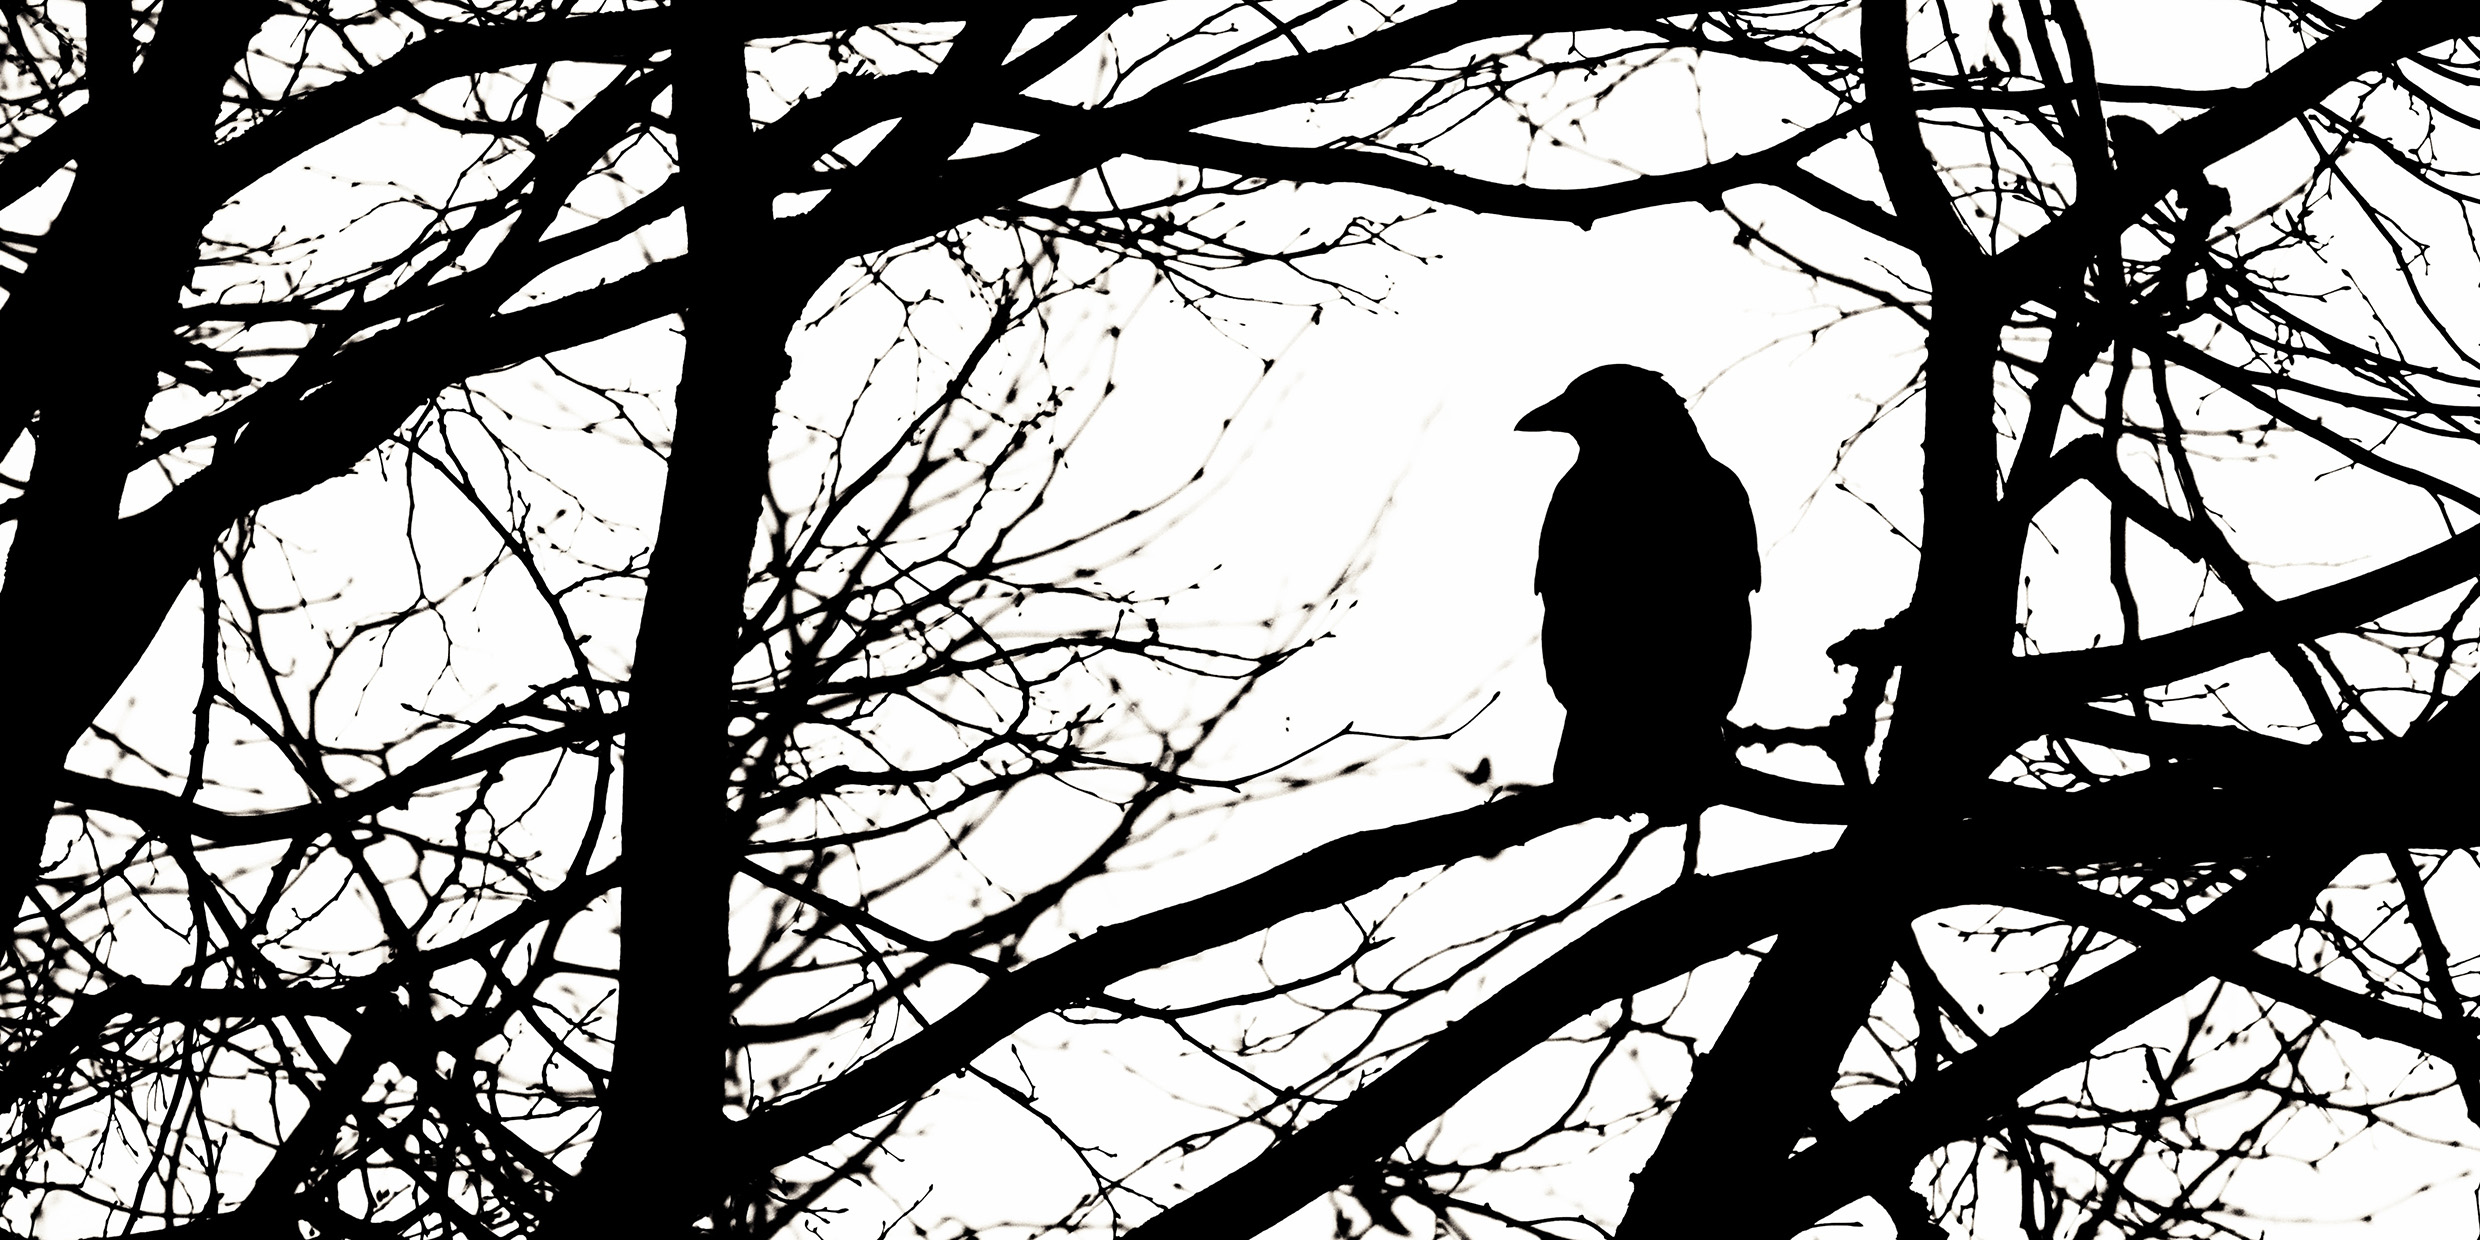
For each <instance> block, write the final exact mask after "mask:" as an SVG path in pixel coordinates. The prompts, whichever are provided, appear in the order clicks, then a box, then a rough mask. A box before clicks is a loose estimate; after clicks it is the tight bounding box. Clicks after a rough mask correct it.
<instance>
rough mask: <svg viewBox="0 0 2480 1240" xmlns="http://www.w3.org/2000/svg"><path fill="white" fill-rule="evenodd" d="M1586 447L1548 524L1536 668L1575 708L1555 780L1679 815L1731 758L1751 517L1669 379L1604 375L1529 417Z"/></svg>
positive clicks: (1744, 654)
mask: <svg viewBox="0 0 2480 1240" xmlns="http://www.w3.org/2000/svg"><path fill="white" fill-rule="evenodd" d="M1516 429H1517V430H1520V431H1565V432H1566V433H1568V434H1570V435H1573V436H1575V437H1576V443H1577V446H1578V447H1579V449H1581V451H1580V453H1579V455H1578V457H1577V460H1576V465H1575V468H1573V469H1570V470H1568V471H1567V477H1565V478H1564V479H1562V480H1560V482H1559V486H1558V490H1557V491H1556V492H1555V493H1553V494H1552V495H1551V497H1550V509H1549V511H1548V512H1547V513H1546V514H1545V515H1544V516H1543V518H1542V523H1541V560H1540V566H1539V568H1538V569H1537V570H1536V571H1535V573H1534V575H1533V591H1534V593H1536V594H1539V595H1540V596H1541V607H1542V621H1541V658H1542V664H1543V667H1544V669H1545V670H1546V671H1547V672H1548V673H1549V680H1550V691H1551V692H1552V693H1555V694H1557V695H1558V699H1559V703H1560V704H1561V705H1563V706H1565V707H1566V708H1567V727H1566V731H1565V732H1564V733H1562V734H1561V736H1560V737H1559V754H1558V761H1557V765H1556V768H1555V770H1554V772H1553V778H1554V779H1556V780H1557V781H1558V783H1559V784H1560V785H1562V786H1564V787H1569V788H1573V789H1576V790H1578V791H1581V792H1584V793H1586V794H1588V795H1592V796H1595V797H1602V798H1606V797H1610V796H1614V795H1627V796H1629V797H1630V798H1631V800H1632V801H1633V802H1635V803H1636V804H1637V805H1639V806H1645V807H1650V806H1653V805H1657V804H1669V798H1668V797H1667V796H1666V795H1665V793H1667V792H1671V791H1675V787H1674V785H1675V784H1676V783H1677V782H1678V781H1679V780H1680V778H1681V777H1682V776H1683V775H1686V776H1690V777H1693V776H1694V775H1695V774H1696V773H1698V772H1699V770H1700V768H1702V769H1705V770H1710V769H1711V768H1712V767H1713V766H1715V765H1718V764H1720V763H1721V762H1723V761H1725V760H1727V756H1728V755H1727V752H1726V751H1725V749H1724V747H1723V734H1722V725H1723V717H1724V716H1725V715H1727V714H1729V713H1730V710H1731V706H1732V704H1733V703H1734V702H1736V701H1737V700H1738V698H1739V685H1740V678H1741V676H1742V675H1744V674H1745V673H1746V672H1747V670H1748V637H1749V633H1748V595H1749V593H1750V592H1751V591H1753V590H1755V589H1756V588H1757V584H1758V567H1757V527H1756V518H1755V517H1754V516H1753V515H1752V514H1751V513H1750V511H1749V507H1748V491H1747V489H1746V488H1744V487H1742V486H1741V485H1740V481H1739V476H1738V475H1737V474H1734V473H1732V472H1731V470H1730V468H1729V467H1728V466H1726V465H1724V464H1723V463H1722V462H1720V461H1717V460H1715V459H1714V458H1713V456H1712V454H1711V453H1708V452H1707V451H1706V450H1705V441H1704V440H1703V439H1700V438H1698V436H1697V433H1696V423H1694V422H1692V421H1690V420H1689V418H1688V406H1687V403H1686V402H1685V401H1682V400H1681V399H1680V398H1679V393H1677V392H1675V391H1673V390H1671V385H1670V384H1668V383H1665V382H1663V380H1662V376H1660V375H1658V374H1655V373H1654V372H1652V371H1650V370H1646V369H1643V368H1642V367H1637V366H1600V367H1596V368H1594V369H1592V370H1588V371H1586V372H1585V373H1584V374H1582V375H1580V376H1578V377H1577V379H1576V381H1575V382H1574V383H1571V384H1568V385H1567V390H1566V391H1565V392H1563V393H1560V395H1559V397H1558V399H1556V400H1553V401H1551V402H1550V403H1549V404H1546V405H1543V406H1542V407H1541V408H1539V409H1535V410H1534V411H1532V412H1531V413H1528V414H1526V415H1524V420H1523V421H1520V422H1518V423H1516Z"/></svg>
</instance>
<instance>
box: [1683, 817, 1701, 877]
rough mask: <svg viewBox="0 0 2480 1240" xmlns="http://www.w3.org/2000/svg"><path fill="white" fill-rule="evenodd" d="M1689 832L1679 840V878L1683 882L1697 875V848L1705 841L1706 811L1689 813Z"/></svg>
mask: <svg viewBox="0 0 2480 1240" xmlns="http://www.w3.org/2000/svg"><path fill="white" fill-rule="evenodd" d="M1687 828H1688V832H1687V834H1686V835H1685V836H1683V837H1681V839H1680V841H1679V878H1680V881H1681V882H1686V881H1687V880H1689V879H1691V878H1694V877H1696V850H1697V848H1698V846H1699V845H1701V844H1703V843H1704V842H1705V811H1703V810H1701V809H1700V810H1698V811H1696V812H1695V813H1693V814H1690V815H1688V821H1687Z"/></svg>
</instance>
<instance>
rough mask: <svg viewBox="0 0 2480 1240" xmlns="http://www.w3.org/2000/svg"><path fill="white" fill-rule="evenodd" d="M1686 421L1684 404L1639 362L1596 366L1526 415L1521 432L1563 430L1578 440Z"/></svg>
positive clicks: (1645, 430)
mask: <svg viewBox="0 0 2480 1240" xmlns="http://www.w3.org/2000/svg"><path fill="white" fill-rule="evenodd" d="M1687 420H1688V404H1687V402H1686V401H1683V400H1681V399H1680V398H1679V393H1678V392H1676V391H1673V390H1672V388H1671V385H1670V384H1668V383H1666V382H1663V380H1662V376H1660V375H1658V374H1655V373H1654V372H1652V371H1650V370H1647V369H1645V368H1644V367H1642V366H1628V365H1624V364H1622V365H1615V366H1596V367H1594V368H1593V369H1591V370H1588V371H1586V372H1584V373H1583V374H1581V375H1578V376H1576V381H1575V382H1573V383H1570V384H1568V385H1567V390H1566V391H1564V392H1561V393H1559V394H1558V397H1557V399H1555V400H1552V401H1551V402H1550V403H1549V404H1546V405H1543V406H1542V407H1541V408H1539V409H1536V410H1534V411H1532V412H1531V413H1528V414H1525V415H1524V419H1523V420H1522V421H1520V422H1518V423H1516V429H1517V430H1520V431H1565V432H1567V433H1568V434H1570V435H1574V436H1575V437H1576V438H1577V439H1579V440H1587V439H1614V438H1620V437H1627V438H1634V437H1637V436H1643V435H1652V434H1660V433H1662V432H1663V431H1666V430H1669V429H1672V428H1675V427H1677V426H1679V425H1681V424H1683V423H1686V422H1687Z"/></svg>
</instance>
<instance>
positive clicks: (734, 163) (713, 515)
mask: <svg viewBox="0 0 2480 1240" xmlns="http://www.w3.org/2000/svg"><path fill="white" fill-rule="evenodd" d="M674 12H675V13H676V14H677V15H678V21H679V29H680V34H679V39H678V42H677V44H676V50H675V52H674V56H673V60H672V64H673V82H672V97H673V100H674V104H673V116H674V119H675V121H676V128H677V132H678V134H679V139H680V165H681V171H680V173H679V175H680V176H681V177H682V178H683V179H684V183H685V184H686V185H687V186H688V189H689V192H688V198H687V211H688V235H689V249H690V255H691V258H692V261H693V262H694V264H695V268H694V270H695V275H694V276H693V277H692V280H693V283H692V287H691V291H690V295H689V309H688V312H687V314H686V315H685V318H686V322H687V352H686V356H685V358H684V360H683V363H682V371H681V380H680V386H679V389H678V395H677V401H676V406H677V407H676V411H675V417H676V419H677V423H676V427H675V430H674V432H673V437H672V449H671V456H670V461H669V470H668V472H667V474H666V476H665V482H664V492H663V508H662V525H661V528H660V532H659V534H658V535H657V537H656V540H655V545H654V550H653V555H652V557H651V559H650V561H649V563H648V570H647V586H646V606H645V614H644V620H643V623H642V627H641V628H640V630H639V633H638V639H637V652H636V658H635V661H634V665H633V668H632V671H631V675H630V690H629V706H628V711H629V721H628V741H627V763H628V765H627V774H626V777H625V779H624V782H623V787H622V794H621V827H620V830H621V842H622V847H623V850H624V854H625V856H626V858H627V862H628V867H629V868H628V874H629V878H628V880H627V882H626V885H625V886H624V888H623V890H622V895H621V917H622V932H621V943H620V1003H619V1012H618V1034H617V1041H616V1044H615V1046H614V1048H613V1066H612V1092H611V1096H610V1098H609V1099H608V1100H607V1102H606V1105H605V1109H604V1113H603V1126H602V1129H601V1131H600V1132H599V1133H598V1134H597V1137H596V1141H595V1146H594V1150H593V1153H592V1155H591V1156H590V1158H589V1160H588V1165H587V1167H586V1172H585V1175H584V1178H583V1180H582V1182H581V1183H580V1185H579V1186H578V1189H577V1191H576V1192H575V1193H573V1194H572V1199H573V1204H571V1205H570V1206H568V1207H567V1209H568V1210H569V1212H568V1213H566V1214H565V1215H564V1217H563V1219H562V1220H561V1223H562V1224H563V1226H562V1227H561V1228H559V1230H562V1231H567V1232H573V1233H574V1234H581V1235H583V1234H604V1235H619V1234H628V1233H630V1232H632V1231H640V1230H642V1229H647V1228H670V1227H676V1226H678V1225H681V1224H685V1223H687V1222H689V1221H690V1220H692V1219H694V1218H696V1217H698V1216H699V1215H701V1214H703V1213H705V1212H706V1211H707V1210H709V1209H711V1208H712V1204H713V1195H714V1191H715V1185H714V1182H713V1181H714V1173H713V1167H712V1165H711V1158H712V1154H713V1151H714V1150H715V1149H716V1147H717V1144H718V1141H719V1139H720V1137H721V1135H722V1127H723V1116H722V1105H723V1098H724V1083H725V1071H726V1061H725V1050H724V1032H725V1029H726V1020H727V1010H726V1007H725V991H724V979H725V975H726V970H727V967H728V946H729V944H728V938H727V916H728V907H727V900H728V897H729V894H730V887H731V875H732V867H733V859H734V857H735V856H736V855H737V851H738V846H739V843H740V840H739V837H738V835H737V833H736V832H734V831H733V829H732V827H731V820H730V818H729V816H728V813H727V805H726V801H725V793H726V784H727V781H728V777H729V774H730V771H729V768H728V765H727V763H728V750H727V748H726V746H725V739H726V727H727V725H728V720H729V714H728V707H729V701H728V695H729V692H730V689H731V681H732V667H733V664H734V662H735V661H736V659H737V654H738V649H739V642H740V633H741V626H742V623H743V618H744V617H743V611H742V594H743V588H744V586H745V585H746V583H747V578H748V566H749V557H750V553H751V547H752V543H753V541H754V539H755V537H756V532H757V520H758V515H759V501H760V499H761V498H762V496H763V494H764V488H765V486H766V477H767V442H768V439H769V436H770V434H771V432H772V429H773V422H774V413H775V391H776V389H777V388H778V387H779V386H780V385H781V384H782V382H783V379H784V376H785V373H786V370H787V367H788V363H787V361H786V358H785V356H784V340H785V337H786V335H787V334H788V332H789V331H790V329H791V324H792V315H793V314H794V313H796V312H797V310H798V307H797V305H796V306H793V307H790V308H789V309H787V308H786V307H785V306H783V305H781V304H777V302H776V300H771V299H769V298H767V297H765V296H763V295H761V294H759V293H757V292H755V291H754V290H755V289H756V288H757V287H759V286H761V285H762V284H763V282H761V281H755V280H749V279H747V278H746V273H748V272H749V271H751V270H752V269H753V266H754V264H756V263H757V262H759V261H762V260H761V259H760V257H759V253H758V246H757V242H758V239H759V238H760V236H761V234H762V233H763V232H764V230H765V227H766V224H767V221H768V218H769V215H770V211H769V202H768V199H767V197H766V196H765V195H764V194H763V193H762V192H761V191H760V190H759V189H758V188H757V187H756V186H755V185H754V184H753V183H751V182H750V181H749V180H748V179H747V173H748V168H749V164H748V161H747V157H746V147H747V144H748V140H749V133H750V123H749V100H748V93H747V79H746V76H745V72H744V68H743V62H742V45H741V42H740V40H739V38H738V36H737V35H736V34H731V33H728V32H727V30H725V29H718V28H717V26H718V23H717V21H716V17H717V13H716V9H715V7H712V6H709V7H705V8H693V7H689V6H686V5H683V6H678V7H676V8H675V9H674Z"/></svg>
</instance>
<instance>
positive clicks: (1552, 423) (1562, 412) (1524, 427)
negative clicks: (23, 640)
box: [1516, 395, 1567, 431]
mask: <svg viewBox="0 0 2480 1240" xmlns="http://www.w3.org/2000/svg"><path fill="white" fill-rule="evenodd" d="M1516 429H1517V430H1520V431H1562V430H1566V429H1567V397H1566V396H1564V395H1561V396H1560V397H1558V398H1557V399H1555V400H1553V401H1551V402H1550V403H1549V404H1546V405H1543V406H1542V407H1541V408H1539V409H1536V410H1534V411H1532V412H1531V413H1528V414H1525V415H1524V417H1523V419H1522V420H1521V421H1519V422H1517V423H1516Z"/></svg>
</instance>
